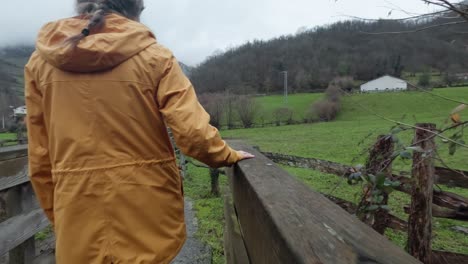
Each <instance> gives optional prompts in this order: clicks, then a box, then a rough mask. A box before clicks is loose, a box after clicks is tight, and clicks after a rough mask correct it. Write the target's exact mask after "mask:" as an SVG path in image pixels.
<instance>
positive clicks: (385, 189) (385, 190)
mask: <svg viewBox="0 0 468 264" xmlns="http://www.w3.org/2000/svg"><path fill="white" fill-rule="evenodd" d="M382 191H383V192H385V193H386V194H391V193H392V192H394V191H395V189H393V187H391V186H385V187H383V188H382Z"/></svg>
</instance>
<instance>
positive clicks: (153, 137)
mask: <svg viewBox="0 0 468 264" xmlns="http://www.w3.org/2000/svg"><path fill="white" fill-rule="evenodd" d="M87 23H88V20H87V19H83V18H81V17H75V18H69V19H64V20H60V21H57V22H52V23H49V24H47V25H45V26H44V28H43V29H42V30H41V31H40V34H39V37H38V41H37V45H36V48H37V49H36V51H35V52H34V54H33V55H32V57H31V59H30V61H29V62H28V64H27V65H26V68H25V84H26V104H27V111H28V118H27V125H28V134H29V170H30V177H31V182H32V184H33V186H34V189H35V191H36V194H37V197H38V200H39V202H40V205H41V206H42V207H43V209H44V210H45V212H46V214H47V216H48V217H49V219H50V220H51V222H52V223H53V224H54V229H55V234H56V237H57V245H56V258H57V263H59V264H100V263H115V264H117V263H132V264H140V263H169V262H170V261H171V260H172V259H173V258H174V257H175V256H176V255H177V253H178V252H179V250H180V248H181V247H182V245H183V243H184V241H185V238H186V233H185V232H186V231H185V223H184V202H183V193H182V192H183V191H182V182H181V178H180V176H179V173H178V168H177V166H176V161H175V156H174V152H173V149H172V146H171V143H170V140H169V137H168V134H167V131H166V125H167V126H169V127H170V128H171V129H172V131H173V134H174V136H175V140H176V143H177V145H178V146H179V147H180V148H181V150H182V151H183V152H184V153H185V154H187V155H189V156H192V157H194V158H196V159H198V160H200V161H202V162H204V163H206V164H208V165H210V166H212V167H221V166H227V165H232V164H233V163H235V162H237V161H238V160H239V157H238V154H237V153H236V152H235V151H234V150H232V149H231V148H230V147H229V146H227V145H226V143H225V142H224V141H223V140H222V139H221V138H220V136H219V133H218V131H217V130H216V129H215V128H214V127H212V126H210V125H209V115H208V114H207V113H206V112H205V111H204V109H203V108H202V107H201V106H200V104H199V103H198V101H197V97H196V95H195V91H194V89H193V87H192V85H191V83H190V82H189V80H188V79H187V78H186V77H185V75H184V74H183V73H182V71H181V68H180V67H179V64H178V63H177V61H176V59H175V58H174V56H173V55H172V53H171V52H170V51H169V50H168V49H166V48H164V47H163V46H161V45H159V44H157V42H156V40H155V37H154V36H153V34H152V33H151V32H150V30H149V29H148V28H146V27H145V26H144V25H142V24H140V23H138V22H135V21H131V20H129V19H127V18H124V17H122V16H119V15H116V14H110V15H107V22H106V25H105V26H104V27H103V28H102V29H101V30H99V32H96V33H95V34H91V35H90V36H88V37H86V38H85V39H84V40H82V41H81V42H80V43H79V45H78V46H77V47H76V48H75V49H73V48H72V47H71V45H64V41H65V40H66V39H67V38H68V37H70V36H74V35H76V34H77V33H78V32H80V31H81V30H82V29H83V28H85V27H86V25H87Z"/></svg>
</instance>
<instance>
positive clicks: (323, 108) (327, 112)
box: [312, 100, 341, 122]
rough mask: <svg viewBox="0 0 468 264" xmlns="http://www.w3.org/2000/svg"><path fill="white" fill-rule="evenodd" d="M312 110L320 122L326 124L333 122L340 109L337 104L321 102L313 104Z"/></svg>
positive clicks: (328, 101)
mask: <svg viewBox="0 0 468 264" xmlns="http://www.w3.org/2000/svg"><path fill="white" fill-rule="evenodd" d="M312 108H313V111H314V112H315V114H316V115H317V116H318V117H319V118H320V120H321V121H326V122H328V121H332V120H335V118H336V117H337V115H338V113H339V112H340V108H341V107H340V103H339V102H333V101H330V100H322V101H318V102H316V103H314V104H313V106H312Z"/></svg>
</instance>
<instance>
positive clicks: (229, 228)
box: [0, 143, 420, 264]
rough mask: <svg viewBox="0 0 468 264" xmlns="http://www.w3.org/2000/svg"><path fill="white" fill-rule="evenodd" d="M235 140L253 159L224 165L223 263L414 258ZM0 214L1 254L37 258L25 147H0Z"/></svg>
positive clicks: (42, 223) (42, 222) (36, 214)
mask: <svg viewBox="0 0 468 264" xmlns="http://www.w3.org/2000/svg"><path fill="white" fill-rule="evenodd" d="M235 144H238V145H237V146H236V147H237V148H242V149H244V150H247V151H251V152H253V153H255V155H256V156H257V158H256V159H253V160H248V161H244V162H242V163H241V164H240V165H237V166H234V167H233V168H230V169H228V174H229V175H230V179H231V182H230V186H231V189H232V199H231V195H229V194H228V195H227V197H226V213H225V216H226V230H225V252H226V258H227V261H228V263H236V264H237V263H239V264H244V263H246V264H248V263H268V264H274V263H326V264H341V263H369V264H370V263H381V264H386V263H389V264H390V263H395V264H402V263H405V264H406V263H408V264H411V263H420V262H419V261H417V260H416V259H414V258H413V257H411V256H410V255H408V254H407V253H405V252H404V251H403V250H402V249H400V248H398V247H397V246H396V245H394V244H392V243H391V242H390V241H388V240H387V239H386V238H385V237H383V236H381V235H380V234H378V233H377V232H375V231H374V230H372V229H371V228H369V227H368V226H367V225H365V224H363V223H362V222H360V221H359V220H358V219H356V218H355V217H353V216H352V215H350V214H348V213H347V212H346V211H344V210H343V209H341V208H340V207H338V206H337V205H335V204H334V203H333V202H331V201H329V200H328V199H327V198H325V197H324V196H322V195H321V194H319V193H317V192H315V191H313V190H311V189H310V188H308V187H307V186H305V185H304V184H302V183H300V182H299V181H297V180H295V179H294V178H293V177H292V176H290V175H289V174H288V173H286V172H285V171H284V170H282V169H281V168H279V167H278V166H277V165H275V164H274V163H273V162H272V161H271V160H269V159H267V158H266V157H265V156H263V155H261V154H260V153H258V152H256V151H255V150H254V149H252V148H249V147H248V146H244V145H239V144H240V143H235ZM0 221H1V223H0V256H1V255H4V254H9V256H10V257H9V262H10V263H15V264H17V263H18V264H20V263H41V262H40V261H41V260H40V259H38V258H36V255H37V254H36V252H35V240H34V235H35V234H36V233H37V232H39V231H40V230H42V229H44V228H45V227H46V226H47V225H48V222H47V219H46V218H45V216H44V215H43V213H42V211H41V210H40V209H39V207H38V204H37V202H36V199H35V198H34V195H33V191H32V188H31V185H30V184H29V179H28V176H27V147H26V146H17V147H9V148H3V149H0ZM49 257H50V256H49ZM42 263H47V262H42Z"/></svg>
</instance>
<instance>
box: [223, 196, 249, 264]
mask: <svg viewBox="0 0 468 264" xmlns="http://www.w3.org/2000/svg"><path fill="white" fill-rule="evenodd" d="M224 219H225V225H224V255H225V256H226V263H227V264H237V263H242V264H249V263H250V260H249V257H248V255H247V250H246V248H245V244H244V239H243V237H242V232H241V229H240V226H239V221H238V219H237V214H236V210H235V208H234V204H233V201H232V192H231V190H230V188H229V187H228V188H226V192H225V195H224Z"/></svg>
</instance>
